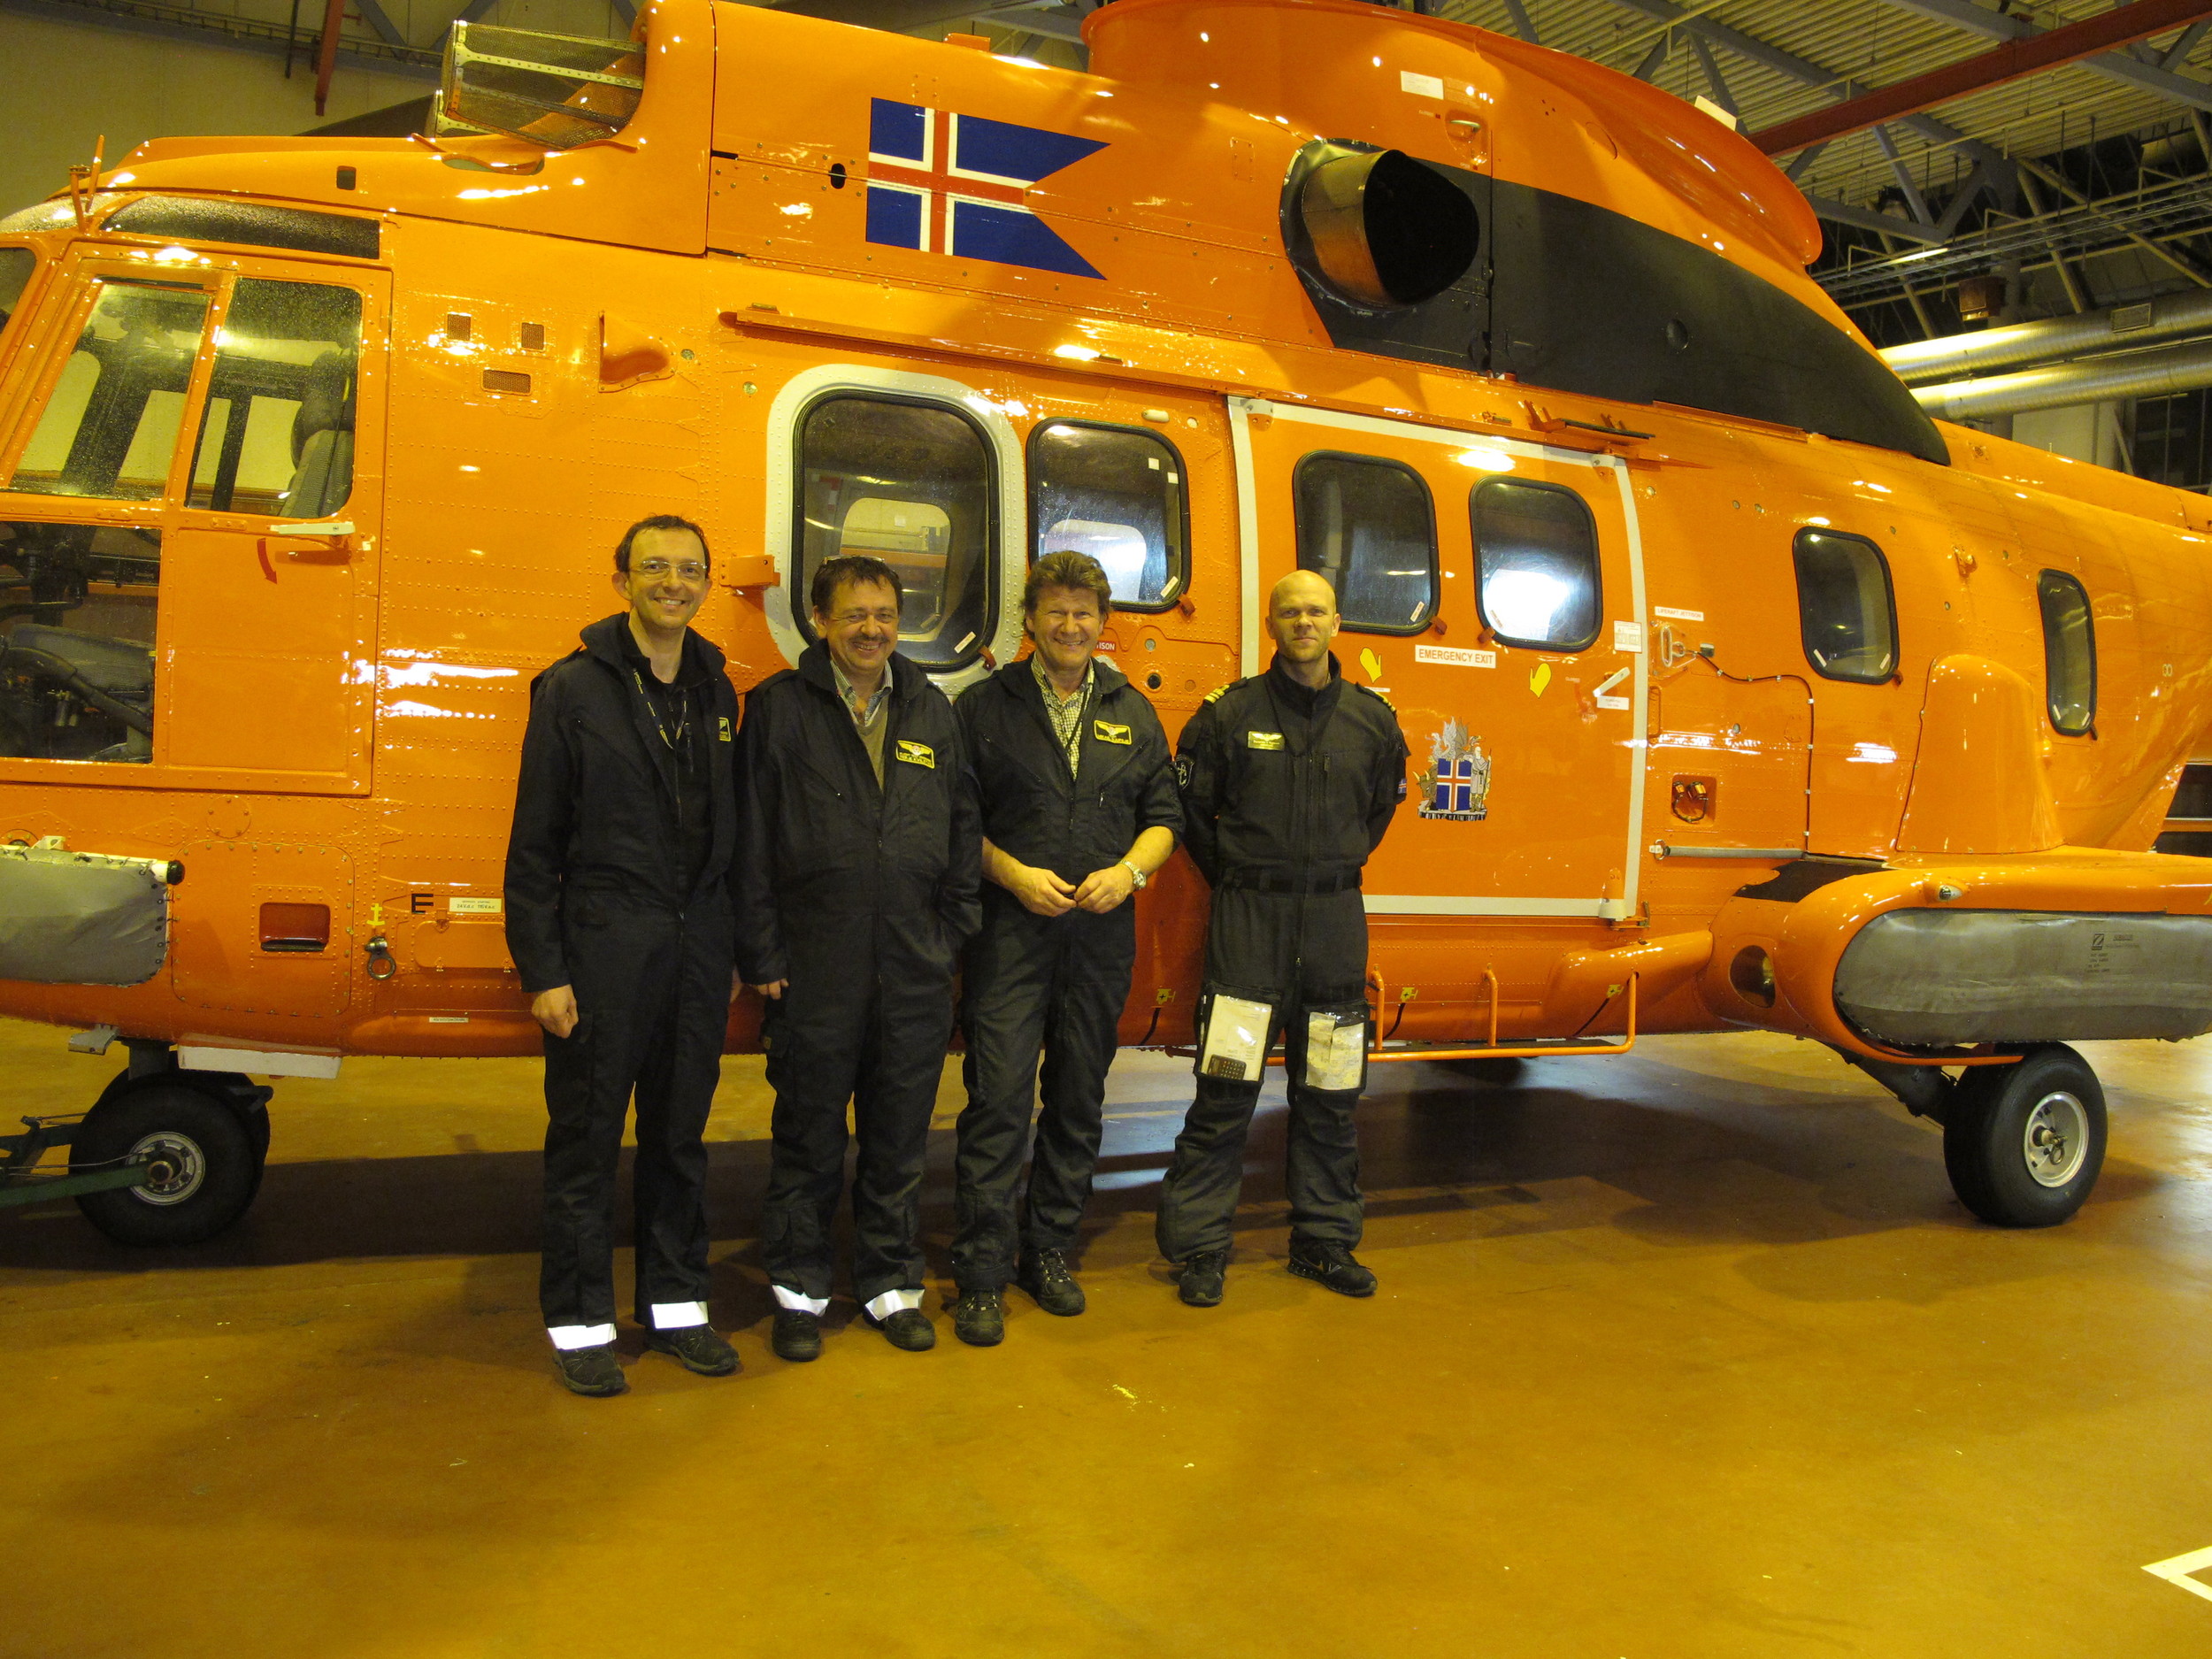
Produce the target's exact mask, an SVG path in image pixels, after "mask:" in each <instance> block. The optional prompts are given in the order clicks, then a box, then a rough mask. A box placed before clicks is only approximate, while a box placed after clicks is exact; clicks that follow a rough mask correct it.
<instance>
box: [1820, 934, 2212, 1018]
mask: <svg viewBox="0 0 2212 1659" xmlns="http://www.w3.org/2000/svg"><path fill="white" fill-rule="evenodd" d="M1836 1005H1837V1006H1838V1007H1839V1008H1840V1009H1841V1010H1843V1011H1844V1013H1845V1014H1847V1016H1849V1017H1850V1018H1851V1019H1852V1021H1853V1022H1854V1023H1855V1024H1856V1025H1858V1026H1859V1028H1860V1029H1861V1030H1863V1031H1865V1032H1867V1033H1870V1034H1871V1035H1873V1036H1875V1037H1878V1038H1881V1039H1883V1040H1884V1041H1888V1042H1893V1043H1972V1042H2072V1041H2087V1040H2092V1039H2096V1038H2107V1037H2194V1036H2197V1035H2199V1034H2200V1033H2203V1032H2205V1031H2207V1030H2212V918H2207V917H2200V916H2081V915H2052V914H2048V913H2046V912H2042V911H2036V910H1892V911H1891V912H1890V913H1889V914H1888V915H1886V916H1880V917H1877V918H1875V919H1874V920H1873V921H1871V922H1870V923H1868V924H1867V926H1866V927H1865V928H1864V929H1863V931H1862V932H1861V933H1860V934H1859V936H1858V937H1857V938H1855V939H1854V940H1853V941H1851V943H1850V945H1849V946H1848V947H1847V949H1845V951H1844V953H1843V960H1842V962H1841V963H1840V964H1838V966H1837V968H1836Z"/></svg>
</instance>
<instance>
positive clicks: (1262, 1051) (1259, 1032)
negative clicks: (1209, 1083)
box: [1198, 986, 1275, 1083]
mask: <svg viewBox="0 0 2212 1659" xmlns="http://www.w3.org/2000/svg"><path fill="white" fill-rule="evenodd" d="M1274 1022H1275V1004H1274V1003H1273V1002H1271V1001H1270V1000H1269V999H1268V998H1267V997H1265V996H1264V995H1256V994H1253V993H1250V992H1247V991H1240V990H1236V989H1233V988H1232V987H1228V986H1212V987H1208V989H1207V992H1206V1000H1205V1005H1204V1006H1203V1007H1202V1009H1201V1010H1199V1020H1198V1075H1199V1076H1201V1077H1205V1078H1213V1079H1217V1080H1218V1081H1221V1082H1224V1083H1257V1082H1258V1081H1260V1079H1262V1078H1263V1077H1264V1076H1265V1075H1266V1073H1267V1040H1268V1038H1269V1037H1270V1036H1271V1034H1272V1033H1273V1029H1274Z"/></svg>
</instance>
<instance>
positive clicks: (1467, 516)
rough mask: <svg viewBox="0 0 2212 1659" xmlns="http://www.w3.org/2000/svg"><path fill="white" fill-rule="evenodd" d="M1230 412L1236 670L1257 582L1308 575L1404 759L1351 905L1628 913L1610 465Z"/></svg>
mask: <svg viewBox="0 0 2212 1659" xmlns="http://www.w3.org/2000/svg"><path fill="white" fill-rule="evenodd" d="M1230 421H1231V426H1232V435H1233V441H1234V444H1235V452H1236V457H1237V466H1238V473H1239V478H1238V484H1239V495H1240V508H1241V529H1242V536H1243V541H1244V557H1245V564H1244V577H1245V595H1244V598H1245V603H1244V615H1245V634H1244V666H1245V672H1248V673H1256V672H1260V671H1262V670H1263V669H1264V668H1265V667H1266V666H1267V664H1268V660H1269V657H1270V655H1271V649H1272V647H1271V641H1269V639H1268V636H1267V634H1266V628H1265V611H1266V603H1267V595H1268V591H1269V589H1270V588H1272V587H1273V585H1274V583H1275V582H1276V581H1277V580H1279V578H1281V577H1282V576H1284V575H1286V574H1287V573H1288V572H1291V571H1293V570H1294V569H1298V568H1300V567H1304V568H1306V569H1310V570H1314V571H1317V572H1319V573H1321V574H1322V575H1324V576H1325V577H1327V578H1328V580H1330V582H1331V583H1332V584H1333V586H1334V587H1335V588H1336V591H1337V595H1338V607H1339V610H1340V612H1341V613H1342V616H1343V618H1344V626H1343V631H1342V632H1341V633H1340V634H1339V635H1338V636H1337V640H1336V647H1335V649H1336V655H1337V658H1338V661H1339V662H1340V664H1342V667H1343V672H1344V675H1345V678H1346V679H1347V680H1354V681H1356V682H1357V683H1359V684H1361V685H1365V686H1371V687H1374V688H1375V689H1376V690H1377V691H1379V692H1381V693H1382V694H1383V695H1385V696H1386V697H1387V698H1388V699H1389V700H1390V702H1391V703H1393V704H1394V706H1395V707H1396V709H1397V710H1398V718H1399V724H1400V725H1401V726H1402V727H1403V729H1404V731H1405V735H1406V741H1407V743H1408V745H1409V747H1410V748H1411V749H1412V751H1413V758H1412V763H1411V765H1410V767H1409V773H1410V776H1409V782H1408V795H1407V800H1406V803H1405V805H1404V806H1403V807H1402V809H1400V811H1399V813H1398V817H1397V819H1396V821H1395V823H1394V825H1393V826H1392V828H1391V831H1390V833H1389V835H1388V836H1387V838H1386V840H1385V841H1384V842H1383V845H1382V848H1381V849H1380V851H1379V853H1378V854H1377V856H1375V858H1374V860H1373V861H1372V862H1371V864H1369V865H1368V869H1367V876H1366V882H1365V887H1366V895H1367V909H1368V911H1369V912H1370V914H1371V915H1377V916H1487V917H1560V918H1591V919H1598V918H1621V917H1627V916H1632V915H1633V914H1634V913H1635V910H1636V902H1637V898H1636V873H1637V865H1638V856H1639V852H1640V848H1639V844H1638V843H1639V840H1640V837H1639V833H1638V829H1639V824H1640V818H1641V815H1642V810H1643V802H1642V795H1643V778H1644V736H1643V733H1644V729H1645V727H1644V720H1645V695H1646V677H1645V675H1644V673H1643V672H1642V670H1643V650H1644V626H1643V625H1644V595H1643V572H1642V562H1641V553H1640V545H1639V542H1638V540H1637V526H1636V517H1635V506H1634V501H1633V498H1632V495H1631V493H1630V491H1629V490H1628V488H1627V487H1626V470H1625V468H1624V466H1623V465H1622V464H1621V463H1620V462H1619V461H1618V460H1617V458H1616V457H1610V456H1602V455H1599V456H1593V455H1587V454H1583V453H1580V452H1578V451H1572V450H1566V449H1552V448H1548V447H1545V446H1542V445H1539V444H1534V443H1530V442H1514V441H1511V440H1507V439H1503V438H1495V437H1490V436H1487V435H1479V434H1468V433H1462V432H1451V431H1446V430H1442V429H1440V428H1437V427H1432V426H1416V425H1412V424H1410V423H1405V422H1397V421H1386V420H1378V419H1370V418H1367V417H1363V416H1354V415H1340V414H1333V413H1330V412H1328V411H1319V410H1308V409H1294V408H1288V407H1286V406H1284V405H1281V404H1273V405H1270V404H1265V403H1259V402H1256V401H1254V400H1248V399H1233V400H1232V401H1231V404H1230Z"/></svg>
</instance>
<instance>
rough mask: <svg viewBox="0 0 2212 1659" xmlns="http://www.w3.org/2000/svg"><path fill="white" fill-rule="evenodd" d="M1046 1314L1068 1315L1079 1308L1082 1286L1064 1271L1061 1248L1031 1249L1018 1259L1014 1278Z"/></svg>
mask: <svg viewBox="0 0 2212 1659" xmlns="http://www.w3.org/2000/svg"><path fill="white" fill-rule="evenodd" d="M1014 1282H1015V1283H1016V1284H1018V1285H1019V1286H1021V1287H1022V1288H1023V1289H1024V1290H1025V1291H1027V1292H1028V1293H1029V1294H1030V1295H1031V1296H1033V1297H1034V1298H1035V1299H1036V1302H1037V1305H1038V1306H1039V1307H1040V1308H1042V1309H1043V1310H1045V1311H1046V1312H1047V1313H1056V1314H1058V1315H1059V1316H1060V1317H1062V1318H1064V1319H1066V1318H1071V1317H1074V1316H1075V1315H1076V1314H1079V1313H1080V1312H1082V1311H1083V1309H1084V1306H1085V1303H1084V1300H1083V1286H1080V1285H1079V1284H1077V1283H1076V1282H1075V1275H1074V1274H1073V1273H1071V1272H1070V1271H1068V1257H1067V1252H1066V1251H1064V1250H1033V1251H1031V1252H1030V1253H1029V1254H1028V1255H1027V1256H1024V1257H1023V1258H1022V1265H1021V1273H1020V1276H1019V1277H1018V1278H1017V1279H1015V1281H1014Z"/></svg>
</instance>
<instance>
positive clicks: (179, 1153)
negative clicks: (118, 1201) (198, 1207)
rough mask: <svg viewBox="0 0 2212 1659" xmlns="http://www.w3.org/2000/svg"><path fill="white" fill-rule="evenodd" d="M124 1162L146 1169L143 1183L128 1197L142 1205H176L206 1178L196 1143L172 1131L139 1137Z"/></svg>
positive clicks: (204, 1156) (205, 1159)
mask: <svg viewBox="0 0 2212 1659" xmlns="http://www.w3.org/2000/svg"><path fill="white" fill-rule="evenodd" d="M124 1162H125V1163H127V1164H144V1165H145V1166H146V1184H145V1185H144V1186H142V1187H132V1188H131V1189H130V1193H131V1196H132V1197H134V1198H135V1199H137V1200H138V1201H139V1202H141V1203H142V1204H160V1205H168V1204H180V1203H182V1202H184V1201H185V1200H186V1199H188V1198H189V1197H191V1196H192V1194H195V1193H196V1192H198V1191H199V1190H200V1183H201V1182H203V1181H204V1180H205V1179H207V1155H206V1154H205V1153H204V1152H203V1151H201V1150H200V1146H199V1142H197V1141H194V1140H193V1139H192V1138H191V1137H190V1136H189V1135H184V1134H180V1133H178V1132H177V1131H175V1130H173V1129H159V1130H156V1131H155V1132H154V1133H152V1134H150V1135H147V1136H145V1137H143V1138H142V1140H140V1141H139V1142H138V1144H137V1145H136V1146H134V1147H133V1148H131V1149H130V1151H129V1153H128V1154H127V1156H126V1157H125V1159H124Z"/></svg>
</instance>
